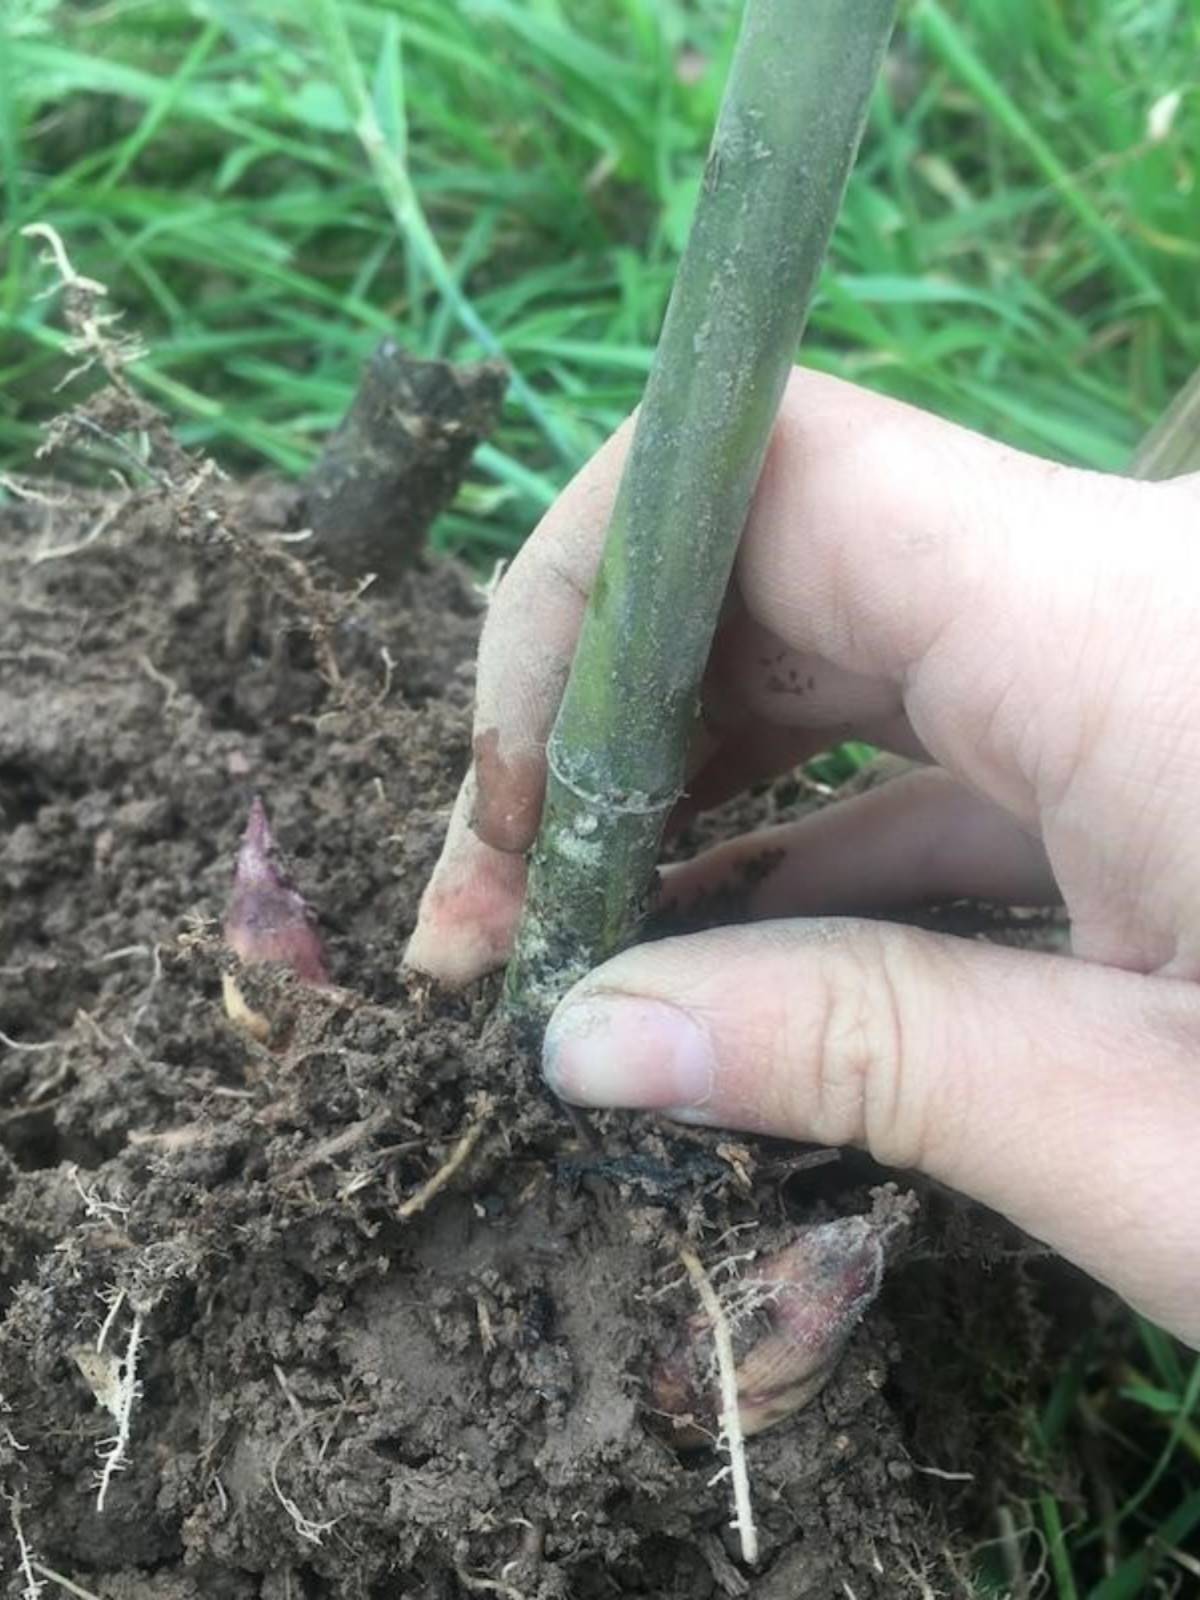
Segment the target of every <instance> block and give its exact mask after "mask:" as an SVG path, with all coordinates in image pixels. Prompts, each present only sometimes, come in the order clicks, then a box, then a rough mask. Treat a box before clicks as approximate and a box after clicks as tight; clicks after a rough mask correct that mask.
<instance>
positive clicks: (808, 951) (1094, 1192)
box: [545, 920, 1200, 1345]
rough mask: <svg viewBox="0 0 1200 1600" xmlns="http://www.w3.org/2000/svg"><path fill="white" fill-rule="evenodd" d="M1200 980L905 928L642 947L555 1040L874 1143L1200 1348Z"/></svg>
mask: <svg viewBox="0 0 1200 1600" xmlns="http://www.w3.org/2000/svg"><path fill="white" fill-rule="evenodd" d="M1198 1047H1200V991H1197V989H1196V988H1195V987H1193V986H1192V985H1190V984H1187V983H1182V982H1179V981H1176V980H1173V979H1167V978H1152V977H1142V976H1139V975H1136V974H1132V973H1126V972H1117V971H1113V970H1109V969H1106V968H1101V967H1094V966H1089V965H1085V964H1084V963H1082V962H1078V961H1074V960H1072V959H1070V958H1069V957H1065V956H1047V955H1035V954H1032V953H1029V952H1026V951H1018V950H1006V949H1000V948H996V947H992V946H987V945H981V944H974V943H969V942H966V941H962V940H957V939H949V938H943V937H938V936H935V935H931V934H927V933H921V932H918V931H916V930H914V929H908V928H899V927H893V926H889V925H887V924H884V923H871V922H858V921H841V920H836V921H824V920H821V921H811V922H773V923H760V924H757V925H755V926H753V927H748V928H741V929H732V930H731V929H722V930H719V931H717V932H714V933H705V934H696V935H693V936H691V937H688V938H680V939H668V940H663V941H662V942H661V943H658V944H649V945H640V946H638V947H636V948H635V949H632V950H628V951H626V952H625V953H624V954H622V955H620V956H617V957H616V958H615V959H614V960H612V961H610V962H608V963H606V964H605V965H604V966H603V967H600V968H598V969H597V970H596V971H595V972H594V973H592V974H590V975H589V976H588V977H587V978H586V979H584V980H583V981H582V982H581V983H579V984H577V985H576V986H575V988H574V989H572V990H571V992H570V993H569V994H568V996H567V997H566V999H565V1000H564V1001H563V1002H562V1004H561V1005H560V1007H559V1009H558V1011H557V1012H556V1013H555V1015H554V1017H553V1019H552V1021H551V1024H550V1028H549V1030H548V1032H547V1035H546V1046H545V1069H546V1075H547V1078H548V1080H549V1082H550V1085H551V1087H552V1088H553V1089H554V1090H555V1091H556V1092H557V1093H558V1094H560V1095H561V1096H562V1097H563V1098H564V1099H567V1100H571V1101H574V1102H576V1103H578V1104H583V1105H603V1106H614V1105H619V1106H631V1107H641V1108H646V1109H655V1110H660V1111H665V1112H667V1113H668V1114H669V1115H672V1116H675V1117H677V1118H680V1119H682V1120H685V1121H688V1122H693V1123H705V1124H710V1123H711V1124H716V1125H720V1126H725V1127H731V1128H743V1129H747V1130H750V1131H754V1132H758V1133H769V1134H776V1135H784V1136H787V1137H791V1138H796V1139H813V1140H817V1141H819V1142H821V1143H827V1144H856V1145H861V1146H863V1147H865V1148H866V1149H867V1150H869V1151H870V1153H871V1154H872V1155H873V1156H875V1158H876V1159H877V1160H879V1161H881V1162H884V1163H886V1164H888V1165H891V1166H899V1167H912V1168H917V1169H919V1170H921V1171H923V1172H926V1173H928V1174H929V1175H930V1176H931V1177H934V1178H937V1179H939V1180H940V1181H942V1182H944V1183H947V1184H949V1185H951V1186H952V1187H953V1188H956V1189H958V1190H960V1191H962V1192H963V1193H964V1194H968V1195H971V1196H973V1197H974V1198H975V1199H977V1200H981V1201H983V1202H984V1203H985V1204H986V1205H989V1206H992V1207H994V1208H995V1209H996V1210H998V1211H1001V1212H1003V1213H1005V1214H1006V1215H1007V1216H1009V1217H1011V1218H1012V1219H1013V1221H1015V1222H1016V1223H1018V1224H1019V1225H1020V1226H1021V1227H1023V1228H1025V1229H1026V1230H1028V1231H1029V1232H1030V1233H1032V1234H1034V1235H1036V1236H1037V1237H1038V1238H1040V1239H1043V1240H1045V1241H1046V1242H1047V1243H1049V1244H1051V1245H1053V1246H1054V1247H1055V1248H1056V1249H1058V1250H1059V1251H1061V1252H1062V1254H1063V1255H1065V1256H1067V1257H1069V1258H1070V1259H1071V1260H1072V1261H1074V1262H1076V1263H1077V1264H1078V1265H1079V1266H1081V1267H1083V1268H1084V1269H1085V1270H1087V1271H1088V1272H1090V1273H1091V1274H1093V1276H1095V1277H1097V1278H1099V1279H1101V1280H1102V1281H1103V1282H1105V1283H1107V1284H1109V1285H1110V1286H1111V1287H1112V1288H1114V1289H1116V1290H1117V1291H1118V1292H1119V1293H1120V1294H1122V1295H1124V1296H1125V1298H1126V1299H1128V1300H1129V1301H1131V1302H1132V1303H1133V1304H1134V1305H1135V1306H1137V1308H1138V1309H1139V1310H1141V1311H1143V1312H1144V1313H1145V1314H1146V1315H1147V1316H1150V1317H1152V1318H1154V1319H1155V1320H1156V1321H1159V1322H1160V1323H1162V1324H1163V1325H1164V1326H1166V1327H1168V1328H1170V1329H1171V1330H1172V1331H1174V1332H1175V1333H1177V1334H1179V1335H1180V1336H1181V1337H1182V1338H1184V1339H1187V1340H1189V1341H1191V1342H1192V1343H1193V1344H1197V1345H1200V1185H1197V1183H1196V1181H1195V1180H1196V1150H1197V1148H1200V1069H1198V1066H1197V1059H1198Z"/></svg>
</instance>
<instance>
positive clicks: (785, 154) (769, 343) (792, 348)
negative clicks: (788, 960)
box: [506, 0, 895, 1028]
mask: <svg viewBox="0 0 1200 1600" xmlns="http://www.w3.org/2000/svg"><path fill="white" fill-rule="evenodd" d="M894 11H895V0H747V4H746V9H745V14H744V16H743V19H742V28H741V34H740V37H739V39H738V45H737V51H736V53H735V56H734V60H733V65H732V68H731V70H730V76H729V81H728V84H727V87H726V90H725V97H724V100H723V102H722V105H721V112H720V116H719V118H718V121H717V127H716V131H715V133H714V135H713V141H712V146H711V148H710V150H709V155H708V160H707V163H706V166H705V169H704V177H703V183H702V185H701V191H700V196H699V200H698V202H697V207H696V214H695V217H694V220H693V223H692V231H691V235H690V237H689V239H688V243H687V248H686V250H685V252H684V255H683V259H682V261H681V263H680V267H679V273H678V276H677V278H676V281H675V287H674V291H673V293H672V295H671V302H670V305H669V306H668V308H667V315H666V319H665V321H664V324H663V328H662V333H661V336H660V339H659V344H658V349H657V352H656V354H655V358H654V364H653V367H652V369H651V373H650V378H649V381H648V383H647V385H646V392H645V395H644V397H643V401H642V405H641V409H640V411H639V414H638V419H637V424H636V428H635V432H634V438H633V443H632V447H631V450H630V454H629V457H628V460H627V463H626V467H625V472H624V476H623V478H622V480H621V484H620V488H619V490H618V493H617V499H616V503H615V505H614V507H613V512H612V518H611V521H610V524H609V528H608V534H607V538H606V542H605V546H604V552H603V556H602V559H601V564H600V570H599V572H598V574H597V577H596V581H595V584H594V587H593V589H592V594H591V598H590V601H589V604H588V608H587V614H586V617H585V619H584V623H583V629H582V633H581V635H580V639H579V644H578V647H577V649H576V654H575V659H574V663H573V666H572V669H571V674H570V678H569V680H568V683H567V687H566V691H565V694H564V697H563V701H562V706H561V708H560V711H559V715H558V719H557V721H556V722H555V725H554V729H553V732H552V734H551V737H550V741H549V745H548V748H547V757H548V761H549V769H550V770H549V778H548V783H547V790H546V803H545V809H544V812H543V816H542V825H541V830H540V832H539V834H538V838H537V842H536V844H535V846H534V850H533V854H532V858H531V862H530V873H529V887H528V891H527V896H526V903H525V913H524V919H523V921H522V924H521V927H520V930H519V932H518V936H517V943H516V949H515V953H514V955H513V959H512V961H511V963H510V965H509V969H508V976H507V982H506V998H507V1002H508V1006H509V1009H510V1012H511V1013H512V1014H513V1015H514V1016H515V1017H516V1018H517V1020H518V1021H519V1022H521V1023H523V1024H524V1025H526V1026H529V1027H539V1028H540V1027H541V1026H542V1025H543V1024H544V1022H545V1021H546V1019H547V1018H548V1017H549V1014H550V1012H551V1011H552V1010H553V1008H554V1006H555V1005H556V1004H557V1002H558V1000H559V999H560V998H561V997H562V995H563V994H565V993H566V991H567V989H568V988H569V987H570V985H571V984H572V983H574V982H575V980H576V979H577V978H579V977H581V976H582V975H583V974H584V973H585V972H587V971H588V970H589V969H590V968H592V967H593V966H595V965H596V964H597V963H599V962H600V961H603V960H605V959H606V958H607V957H608V956H610V955H612V954H614V953H615V952H616V951H617V950H619V949H621V948H622V947H623V946H625V945H627V944H628V943H630V942H631V941H632V939H633V938H634V937H635V935H636V932H637V929H638V926H639V923H640V921H641V918H642V915H643V911H644V904H645V899H646V895H647V891H648V888H649V885H650V883H651V881H652V879H653V875H654V870H655V866H656V863H657V859H658V852H659V846H660V844H661V840H662V835H663V830H664V827H665V825H666V821H667V818H668V816H669V814H670V812H671V808H672V807H673V805H674V804H675V802H676V800H677V799H678V798H679V795H680V793H681V791H682V786H683V779H684V765H685V760H686V754H687V747H688V742H689V738H690V735H691V732H692V729H693V727H694V724H695V720H696V715H697V711H698V699H699V685H700V679H701V674H702V673H703V670H704V665H705V662H706V660H707V657H708V651H709V647H710V645H711V642H712V636H713V632H714V629H715V626H716V620H717V614H718V611H719V609H720V606H721V602H722V599H723V596H724V594H725V589H726V586H727V584H728V582H729V576H730V572H731V570H732V566H733V559H734V554H735V551H736V548H737V542H738V539H739V537H740V534H741V530H742V526H743V524H744V522H745V519H746V513H747V511H748V509H749V504H750V497H751V495H752V493H753V491H754V487H755V484H756V482H757V480H758V475H759V472H760V470H761V467H762V463H763V456H764V454H765V452H766V447H767V441H768V438H769V437H770V433H771V428H772V425H773V423H774V421H775V416H776V412H777V411H778V408H779V401H780V398H781V396H782V393H783V387H784V384H785V382H786V381H787V376H788V371H789V369H790V367H791V364H792V360H793V358H794V355H795V352H796V348H797V345H798V344H799V341H800V335H801V332H802V330H803V327H804V321H805V317H806V314H807V310H808V305H809V301H810V298H811V296H812V292H813V289H814V286H815V284H816V281H817V277H818V274H819V272H820V269H821V263H822V261H823V259H824V256H825V250H826V247H827V245H828V242H829V236H830V234H831V232H832V231H833V225H834V221H835V219H836V217H837V212H838V207H839V204H840V202H841V198H842V193H843V191H844V189H845V186H846V179H847V177H848V176H849V172H850V168H851V165H852V164H853V161H854V155H855V152H856V150H857V147H858V142H859V139H860V137H861V134H862V129H863V123H864V121H865V118H866V113H867V104H868V101H869V98H870V94H871V89H872V86H873V84H874V82H875V78H876V75H877V73H878V71H879V67H880V63H881V61H882V59H883V53H884V49H885V47H886V45H887V40H888V37H889V34H890V32H891V26H892V21H893V15H894Z"/></svg>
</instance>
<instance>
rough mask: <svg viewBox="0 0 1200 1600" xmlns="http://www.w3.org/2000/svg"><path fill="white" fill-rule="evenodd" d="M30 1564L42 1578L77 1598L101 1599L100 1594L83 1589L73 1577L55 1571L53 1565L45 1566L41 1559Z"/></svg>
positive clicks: (82, 1599) (86, 1599)
mask: <svg viewBox="0 0 1200 1600" xmlns="http://www.w3.org/2000/svg"><path fill="white" fill-rule="evenodd" d="M30 1565H31V1566H32V1567H33V1570H34V1571H35V1572H40V1573H41V1575H42V1577H43V1578H48V1579H49V1580H50V1582H51V1583H56V1584H57V1585H58V1586H59V1588H60V1589H62V1590H63V1591H64V1592H65V1593H67V1594H73V1595H75V1596H76V1597H77V1600H101V1596H100V1595H98V1594H97V1593H96V1592H95V1590H94V1589H85V1588H84V1587H83V1585H82V1584H81V1583H76V1582H75V1580H74V1579H73V1578H68V1577H66V1576H64V1574H63V1573H61V1572H55V1570H54V1568H53V1567H47V1566H46V1565H44V1563H43V1562H41V1561H34V1562H31V1563H30Z"/></svg>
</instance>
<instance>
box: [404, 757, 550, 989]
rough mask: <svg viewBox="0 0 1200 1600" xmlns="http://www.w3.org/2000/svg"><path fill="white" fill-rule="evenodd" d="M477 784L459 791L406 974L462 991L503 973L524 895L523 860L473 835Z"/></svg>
mask: <svg viewBox="0 0 1200 1600" xmlns="http://www.w3.org/2000/svg"><path fill="white" fill-rule="evenodd" d="M474 808H475V777H474V773H473V772H469V773H468V774H467V777H466V779H465V781H464V783H463V786H462V788H461V789H460V790H459V793H458V798H457V800H456V801H455V804H454V810H453V811H452V812H451V815H450V824H449V827H448V828H447V830H446V837H445V840H444V842H443V844H442V853H441V855H440V856H439V857H438V862H437V865H436V866H435V867H434V869H433V874H432V876H431V877H430V880H429V882H428V884H427V885H426V887H425V892H424V894H423V895H422V896H421V904H420V907H419V908H418V911H417V925H416V927H415V928H414V930H413V933H412V937H411V938H410V939H409V941H408V946H407V948H406V949H405V952H404V961H403V964H404V966H405V967H407V968H409V969H411V970H414V971H417V972H424V973H427V974H428V975H429V976H430V977H433V978H436V979H437V980H438V981H439V982H440V983H444V984H447V985H448V986H449V987H451V988H461V987H462V985H464V984H467V983H471V982H473V981H474V979H476V978H478V977H481V976H482V975H483V974H484V973H485V972H491V971H492V970H493V969H494V968H495V967H499V966H502V965H503V963H504V962H505V961H506V960H507V959H508V956H509V952H510V951H511V949H512V942H513V937H514V934H515V933H516V926H517V920H518V918H519V917H520V914H521V902H522V900H523V899H524V896H525V861H524V858H523V857H522V856H513V855H507V854H505V853H504V852H503V851H501V850H493V849H492V848H491V846H490V845H487V844H484V842H483V840H482V839H480V838H478V837H477V836H476V834H475V833H474V831H473V830H472V828H471V823H470V819H471V815H472V813H473V811H474Z"/></svg>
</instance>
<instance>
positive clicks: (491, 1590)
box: [454, 1565, 526, 1600]
mask: <svg viewBox="0 0 1200 1600" xmlns="http://www.w3.org/2000/svg"><path fill="white" fill-rule="evenodd" d="M454 1574H455V1576H456V1577H457V1579H458V1581H459V1583H461V1584H462V1586H463V1588H464V1589H470V1590H471V1592H472V1593H474V1594H502V1595H504V1596H505V1600H526V1596H525V1595H524V1594H522V1592H521V1590H520V1589H518V1588H517V1587H516V1585H515V1584H511V1583H503V1582H501V1580H500V1579H499V1578H477V1577H476V1576H475V1574H474V1573H473V1572H468V1571H467V1569H466V1567H463V1566H457V1565H456V1566H455V1568H454Z"/></svg>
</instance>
